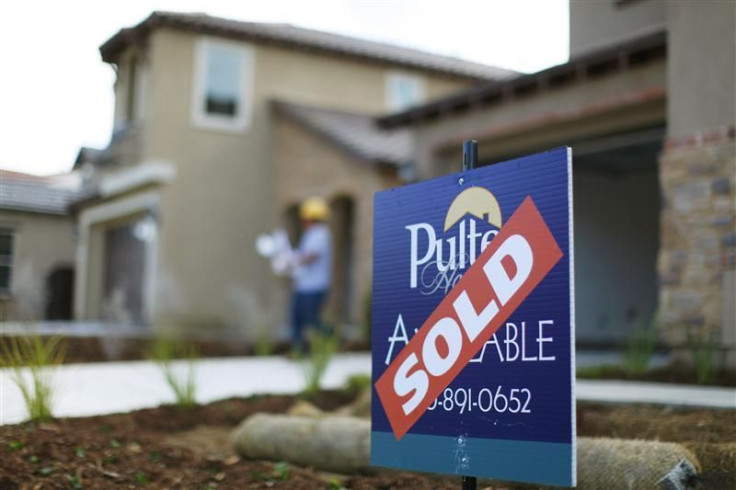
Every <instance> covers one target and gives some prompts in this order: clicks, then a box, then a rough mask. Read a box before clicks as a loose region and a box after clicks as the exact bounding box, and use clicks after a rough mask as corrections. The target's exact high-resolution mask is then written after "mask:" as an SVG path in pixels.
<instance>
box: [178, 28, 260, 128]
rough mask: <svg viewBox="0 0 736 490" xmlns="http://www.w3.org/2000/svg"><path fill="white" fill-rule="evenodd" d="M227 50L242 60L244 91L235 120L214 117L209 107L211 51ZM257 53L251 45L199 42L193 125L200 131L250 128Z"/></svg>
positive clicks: (200, 40)
mask: <svg viewBox="0 0 736 490" xmlns="http://www.w3.org/2000/svg"><path fill="white" fill-rule="evenodd" d="M212 48H217V49H224V50H227V51H230V52H233V53H235V54H237V55H238V57H239V59H240V81H241V83H240V88H239V91H238V93H237V95H238V108H237V112H236V114H235V116H226V115H219V114H210V113H208V112H207V110H206V104H207V99H206V98H207V68H208V63H209V51H210V49H212ZM254 67H255V50H254V48H253V47H252V46H251V45H249V44H244V43H236V42H230V41H223V40H219V39H213V38H207V37H203V38H200V39H198V40H197V42H196V45H195V49H194V73H193V84H192V100H191V122H192V126H193V127H195V128H197V129H212V130H218V131H226V132H244V131H246V130H247V129H249V128H250V126H251V123H252V112H253V86H254V82H253V79H254Z"/></svg>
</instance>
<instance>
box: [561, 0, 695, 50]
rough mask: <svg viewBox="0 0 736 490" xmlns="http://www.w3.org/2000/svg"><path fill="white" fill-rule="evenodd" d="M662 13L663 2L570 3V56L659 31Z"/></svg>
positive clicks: (601, 0)
mask: <svg viewBox="0 0 736 490" xmlns="http://www.w3.org/2000/svg"><path fill="white" fill-rule="evenodd" d="M697 3H700V2H697ZM666 10H667V2H666V1H665V0H623V1H617V0H598V1H595V2H591V1H580V0H571V1H570V56H576V55H579V54H581V53H585V52H589V51H592V50H595V49H600V48H602V47H605V46H610V45H613V44H617V43H620V42H622V41H626V40H628V39H632V38H634V37H637V36H641V35H643V34H645V33H649V32H653V31H654V30H660V29H663V28H664V26H665V23H666V17H667V14H666Z"/></svg>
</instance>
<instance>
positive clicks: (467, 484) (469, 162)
mask: <svg viewBox="0 0 736 490" xmlns="http://www.w3.org/2000/svg"><path fill="white" fill-rule="evenodd" d="M477 163H478V142H477V141H475V140H465V141H463V162H462V171H463V172H467V171H468V170H473V169H474V168H475V165H476V164H477ZM477 487H478V480H477V478H475V477H474V476H463V477H462V490H476V488H477Z"/></svg>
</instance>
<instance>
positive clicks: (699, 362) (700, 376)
mask: <svg viewBox="0 0 736 490" xmlns="http://www.w3.org/2000/svg"><path fill="white" fill-rule="evenodd" d="M687 345H688V348H689V350H690V355H691V356H692V360H693V364H694V365H695V375H696V378H697V381H698V384H709V383H711V382H712V381H713V380H714V379H715V377H716V375H717V374H718V368H717V366H716V360H715V357H716V352H717V350H718V341H717V340H716V338H715V336H714V335H713V333H712V332H708V333H707V334H706V335H705V339H703V340H701V339H698V338H696V337H695V335H693V333H692V330H691V329H689V328H688V329H687Z"/></svg>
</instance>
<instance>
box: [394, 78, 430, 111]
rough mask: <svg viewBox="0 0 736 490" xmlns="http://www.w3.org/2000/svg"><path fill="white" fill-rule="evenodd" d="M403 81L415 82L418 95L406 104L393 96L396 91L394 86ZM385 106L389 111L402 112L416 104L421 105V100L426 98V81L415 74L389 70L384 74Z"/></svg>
mask: <svg viewBox="0 0 736 490" xmlns="http://www.w3.org/2000/svg"><path fill="white" fill-rule="evenodd" d="M404 81H409V82H411V83H414V84H416V86H417V88H418V95H419V97H418V98H417V100H416V101H415V102H412V103H411V104H408V105H402V104H401V103H400V101H398V99H397V97H396V96H395V93H396V87H398V86H399V84H401V83H402V82H404ZM385 87H386V89H385V90H386V108H387V109H388V110H389V111H390V112H402V111H405V110H408V109H410V108H412V107H416V106H418V105H421V104H422V103H423V102H425V101H426V100H427V81H426V80H425V79H424V78H423V77H421V76H419V75H416V74H413V73H407V72H403V71H391V72H389V73H387V74H386V82H385Z"/></svg>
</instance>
